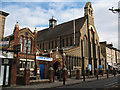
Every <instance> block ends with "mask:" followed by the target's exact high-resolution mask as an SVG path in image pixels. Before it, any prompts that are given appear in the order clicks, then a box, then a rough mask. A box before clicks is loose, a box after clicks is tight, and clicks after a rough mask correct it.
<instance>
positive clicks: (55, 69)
mask: <svg viewBox="0 0 120 90" xmlns="http://www.w3.org/2000/svg"><path fill="white" fill-rule="evenodd" d="M59 67H60V63H59V62H58V61H56V62H55V63H54V64H53V69H54V71H55V76H57V75H58V72H57V71H58V69H59Z"/></svg>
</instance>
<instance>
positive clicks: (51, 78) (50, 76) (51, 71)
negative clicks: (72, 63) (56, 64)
mask: <svg viewBox="0 0 120 90" xmlns="http://www.w3.org/2000/svg"><path fill="white" fill-rule="evenodd" d="M53 70H54V69H53V68H52V67H50V69H49V79H50V83H53Z"/></svg>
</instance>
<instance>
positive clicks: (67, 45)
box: [66, 38, 68, 46]
mask: <svg viewBox="0 0 120 90" xmlns="http://www.w3.org/2000/svg"><path fill="white" fill-rule="evenodd" d="M66 46H68V38H66Z"/></svg>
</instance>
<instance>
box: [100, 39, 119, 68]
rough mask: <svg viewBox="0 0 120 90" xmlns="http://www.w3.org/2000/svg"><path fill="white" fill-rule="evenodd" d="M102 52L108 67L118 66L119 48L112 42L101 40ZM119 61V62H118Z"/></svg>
mask: <svg viewBox="0 0 120 90" xmlns="http://www.w3.org/2000/svg"><path fill="white" fill-rule="evenodd" d="M100 45H101V52H102V54H103V56H104V57H105V62H106V63H105V67H106V69H110V70H111V69H113V68H117V63H118V62H119V52H118V51H119V50H118V49H116V48H114V47H113V45H112V44H107V42H106V41H105V42H100ZM117 61H118V62H117Z"/></svg>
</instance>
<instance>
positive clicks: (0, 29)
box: [0, 11, 9, 41]
mask: <svg viewBox="0 0 120 90" xmlns="http://www.w3.org/2000/svg"><path fill="white" fill-rule="evenodd" d="M8 15H9V14H8V13H6V12H3V11H0V41H1V39H2V38H3V36H4V26H5V18H6V17H7V16H8Z"/></svg>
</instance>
